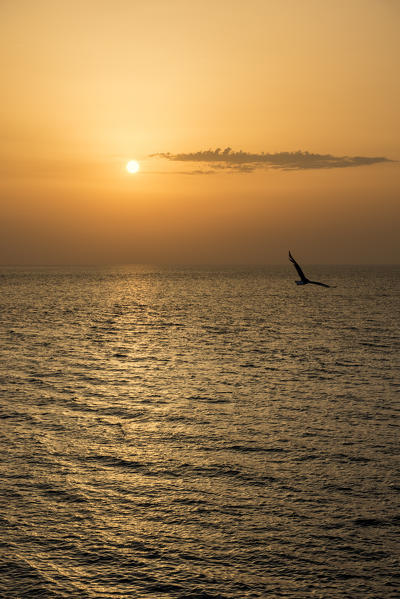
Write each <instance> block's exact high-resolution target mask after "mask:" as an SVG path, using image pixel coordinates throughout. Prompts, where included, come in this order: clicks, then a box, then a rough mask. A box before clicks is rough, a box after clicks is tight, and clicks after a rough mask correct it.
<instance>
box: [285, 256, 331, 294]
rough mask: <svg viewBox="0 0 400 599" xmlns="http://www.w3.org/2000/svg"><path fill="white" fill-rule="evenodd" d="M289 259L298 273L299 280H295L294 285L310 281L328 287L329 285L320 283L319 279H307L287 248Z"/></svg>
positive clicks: (305, 283)
mask: <svg viewBox="0 0 400 599" xmlns="http://www.w3.org/2000/svg"><path fill="white" fill-rule="evenodd" d="M289 260H290V262H292V264H293V266H294V267H295V269H296V270H297V272H298V273H299V275H300V279H301V281H296V285H307V283H312V284H313V285H320V286H321V287H330V285H327V284H326V283H320V282H319V281H310V279H307V277H306V276H305V274H304V272H303V271H302V270H301V268H300V266H299V265H298V264H297V262H296V260H295V259H294V258H293V256H292V254H291V253H290V250H289Z"/></svg>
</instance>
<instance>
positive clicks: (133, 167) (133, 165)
mask: <svg viewBox="0 0 400 599" xmlns="http://www.w3.org/2000/svg"><path fill="white" fill-rule="evenodd" d="M125 168H126V170H127V171H128V173H131V174H134V173H137V172H138V170H139V168H140V167H139V163H138V162H136V160H130V161H129V162H128V163H127V165H126V167H125Z"/></svg>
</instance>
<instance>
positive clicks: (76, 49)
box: [0, 0, 400, 264]
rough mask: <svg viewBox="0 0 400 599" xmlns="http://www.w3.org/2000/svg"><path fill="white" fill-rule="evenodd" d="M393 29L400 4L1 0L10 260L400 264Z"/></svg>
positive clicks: (1, 145)
mask: <svg viewBox="0 0 400 599" xmlns="http://www.w3.org/2000/svg"><path fill="white" fill-rule="evenodd" d="M399 30H400V3H399V2H397V1H396V0H343V1H342V0H324V1H323V2H322V1H321V0H304V1H299V0H280V1H279V2H278V1H275V0H248V1H247V2H239V1H235V0H230V2H225V1H222V0H221V1H218V0H213V1H211V0H202V2H197V1H193V2H192V1H190V0H185V1H183V0H182V1H181V0H169V1H168V2H166V1H165V0H146V2H138V1H136V0H130V1H129V0H113V1H111V0H80V1H77V0H68V1H64V0H36V1H35V2H31V1H30V0H29V1H28V0H2V2H1V3H0V45H1V53H0V56H1V59H0V60H1V62H2V64H1V72H2V83H3V86H2V87H3V93H2V102H1V107H0V127H1V132H2V134H1V139H0V155H1V163H0V170H1V175H2V176H1V183H0V263H2V264H19V263H23V264H27V263H33V264H55V263H88V262H89V263H93V262H96V263H97V262H100V263H143V262H145V263H149V262H156V263H168V262H172V263H191V262H194V263H250V264H252V263H258V264H263V263H265V264H268V263H282V262H285V261H286V259H287V250H288V248H289V247H290V248H291V249H292V251H293V253H294V254H295V255H296V256H298V257H299V259H301V260H302V261H303V262H321V263H353V264H354V263H398V262H399V257H400V251H399V250H400V235H399V234H398V223H399V212H400V210H399V190H400V177H399V174H400V170H399V166H400V164H398V163H397V162H396V161H398V160H400V141H399V140H400V135H399V134H400V116H399V115H400V111H399V106H400V78H399V73H400V42H399V36H398V31H399ZM228 146H229V147H230V148H232V152H231V155H230V156H231V157H230V158H229V159H228V160H227V161H222V160H219V158H218V157H217V158H218V160H217V161H216V162H214V163H209V162H206V161H199V160H195V161H193V162H189V161H187V160H170V159H167V158H165V157H164V158H163V157H153V158H150V157H149V156H150V155H151V154H160V153H167V152H169V153H171V154H172V155H175V156H176V155H179V156H183V157H187V154H190V153H196V152H204V151H207V150H209V149H211V150H213V151H214V150H215V149H216V148H221V151H222V150H223V149H224V148H226V147H228ZM240 150H241V151H242V152H244V153H250V154H252V155H253V156H256V157H257V160H258V159H260V160H264V158H260V157H261V156H262V153H263V152H264V154H269V155H271V160H272V162H271V163H269V164H263V163H262V164H259V163H254V162H251V163H249V162H247V163H240V164H233V162H232V161H233V158H232V155H233V152H237V151H240ZM299 150H301V151H303V152H309V153H312V154H317V155H318V161H319V168H315V165H314V168H309V167H310V165H309V164H306V162H305V158H304V155H303V154H301V155H299V156H300V158H298V157H297V158H295V159H294V163H293V164H292V165H291V166H292V168H291V169H290V170H287V169H283V168H281V165H279V164H278V165H277V164H276V160H277V158H276V154H277V153H281V152H284V153H285V152H287V153H290V152H298V151H299ZM326 155H330V156H334V157H335V159H336V158H338V160H336V166H334V167H332V168H326V167H327V166H328V162H327V161H326V160H327V159H326V158H323V157H324V156H326ZM321 156H322V157H321ZM343 156H348V157H355V156H357V157H362V160H361V165H360V166H350V167H343V164H342V163H343V160H342V157H343ZM369 157H378V158H381V157H386V158H388V159H390V160H392V161H393V162H389V161H384V162H382V161H375V162H374V163H372V164H366V162H367V161H365V160H364V159H365V158H369ZM129 159H136V160H138V161H139V162H140V166H141V170H140V172H139V173H138V174H135V175H129V174H128V173H127V172H126V170H125V164H126V162H127V161H128V160H129ZM246 160H247V158H246ZM363 161H364V162H363ZM232 166H233V167H234V168H232ZM329 166H331V164H330V165H329ZM196 171H202V173H201V174H200V173H197V174H196ZM210 171H212V172H210ZM247 171H248V172H247Z"/></svg>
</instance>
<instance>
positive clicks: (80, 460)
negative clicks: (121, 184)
mask: <svg viewBox="0 0 400 599" xmlns="http://www.w3.org/2000/svg"><path fill="white" fill-rule="evenodd" d="M307 274H308V275H309V276H310V278H312V279H314V280H319V281H323V282H325V283H328V284H330V285H332V287H331V288H329V289H328V288H324V287H317V286H315V285H306V286H303V287H301V286H296V284H295V279H296V273H295V271H294V269H293V268H292V266H291V265H290V264H288V265H287V266H276V267H254V268H251V267H223V268H222V267H158V266H120V267H114V266H113V267H110V266H109V267H93V266H92V267H43V268H42V267H41V268H38V267H35V268H33V267H19V268H15V267H2V268H1V269H0V416H1V429H0V433H1V439H0V472H1V478H0V506H1V508H0V514H1V518H0V530H1V533H0V597H1V598H2V599H3V598H4V599H25V598H38V597H40V598H45V599H47V598H49V599H53V598H59V599H64V598H65V599H127V598H133V599H172V598H175V599H256V598H271V599H273V598H275V597H285V598H298V599H307V598H309V597H310V598H327V599H339V598H340V599H342V598H351V599H357V598H360V599H386V598H399V597H400V564H399V544H400V543H399V539H400V535H399V525H400V509H399V498H400V479H399V465H400V461H399V432H400V429H399V419H398V416H399V402H398V400H399V395H400V393H399V391H400V359H399V345H400V343H399V340H400V266H371V267H370V266H340V267H339V266H318V265H315V266H307Z"/></svg>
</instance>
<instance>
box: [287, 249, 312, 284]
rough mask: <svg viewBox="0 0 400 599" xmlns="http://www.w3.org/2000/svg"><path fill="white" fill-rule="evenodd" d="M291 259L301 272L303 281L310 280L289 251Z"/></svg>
mask: <svg viewBox="0 0 400 599" xmlns="http://www.w3.org/2000/svg"><path fill="white" fill-rule="evenodd" d="M289 260H290V262H292V263H293V265H294V267H295V269H296V270H297V272H298V273H299V276H300V278H301V280H302V281H304V282H305V281H308V279H307V277H306V276H305V274H304V272H303V271H302V270H301V268H300V266H299V265H298V264H297V262H296V260H295V259H294V258H293V256H292V254H291V253H290V251H289Z"/></svg>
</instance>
